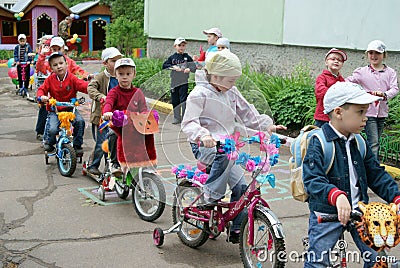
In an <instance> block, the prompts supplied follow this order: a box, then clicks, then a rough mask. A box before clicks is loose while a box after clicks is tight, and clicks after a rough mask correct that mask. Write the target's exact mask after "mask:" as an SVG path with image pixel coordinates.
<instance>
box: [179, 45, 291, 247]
mask: <svg viewBox="0 0 400 268" xmlns="http://www.w3.org/2000/svg"><path fill="white" fill-rule="evenodd" d="M205 71H206V81H205V82H204V83H201V84H197V85H196V86H195V87H194V89H193V90H192V92H191V93H190V94H189V97H188V99H187V109H186V113H185V116H184V117H183V121H182V124H181V126H182V131H183V132H184V133H185V134H186V135H187V137H188V140H189V142H190V144H191V147H192V152H193V154H194V156H195V158H196V159H198V160H199V161H201V162H203V163H204V164H206V165H209V166H211V171H210V174H209V177H208V179H207V181H206V183H205V184H204V186H203V190H204V193H205V195H204V196H205V201H206V203H211V204H214V203H215V202H216V201H218V200H219V199H221V198H222V197H223V196H224V195H225V190H226V185H227V184H229V187H230V188H231V190H232V194H231V201H237V200H239V198H240V197H241V195H242V194H243V192H244V191H245V189H246V182H245V180H244V171H243V170H242V169H241V168H240V167H239V166H237V165H234V163H233V162H232V161H229V160H228V158H227V156H226V155H225V154H216V147H215V146H216V144H217V141H219V140H221V139H223V137H226V136H229V135H233V134H234V132H236V130H237V129H236V127H238V126H239V125H243V126H242V129H244V128H245V127H246V128H247V130H249V131H254V132H252V133H251V134H249V133H246V134H244V135H246V136H247V135H252V134H255V133H256V132H260V131H268V132H271V131H275V130H277V129H285V127H283V126H275V125H274V124H273V121H272V119H271V118H270V117H269V116H268V115H264V114H261V115H260V114H259V113H258V111H257V110H256V109H255V108H254V105H251V104H250V103H248V102H247V100H246V99H244V98H243V96H242V94H240V92H239V90H238V89H237V88H236V87H235V83H236V80H237V79H239V77H240V76H241V74H242V67H241V64H240V61H239V58H238V57H237V56H236V55H235V54H233V53H232V52H230V51H229V50H228V49H224V50H222V51H218V52H216V53H214V54H213V55H212V56H210V58H209V59H207V61H206V65H205ZM199 142H202V143H203V144H204V147H199V146H198V143H199ZM242 219H243V212H242V213H240V214H239V215H238V216H237V217H236V218H235V219H234V220H233V225H232V228H231V233H230V237H229V241H230V242H232V243H238V242H239V230H240V224H241V222H242Z"/></svg>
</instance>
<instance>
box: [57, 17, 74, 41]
mask: <svg viewBox="0 0 400 268" xmlns="http://www.w3.org/2000/svg"><path fill="white" fill-rule="evenodd" d="M71 25H72V18H71V17H70V16H67V17H65V19H64V20H62V21H61V22H60V23H59V24H58V36H60V37H61V38H62V39H64V42H65V43H67V39H68V38H69V29H70V28H71Z"/></svg>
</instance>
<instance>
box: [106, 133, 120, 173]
mask: <svg viewBox="0 0 400 268" xmlns="http://www.w3.org/2000/svg"><path fill="white" fill-rule="evenodd" d="M117 140H118V136H117V134H116V133H115V132H114V131H113V130H112V129H111V128H109V129H108V150H109V151H110V159H111V164H118V165H119V162H118V158H117Z"/></svg>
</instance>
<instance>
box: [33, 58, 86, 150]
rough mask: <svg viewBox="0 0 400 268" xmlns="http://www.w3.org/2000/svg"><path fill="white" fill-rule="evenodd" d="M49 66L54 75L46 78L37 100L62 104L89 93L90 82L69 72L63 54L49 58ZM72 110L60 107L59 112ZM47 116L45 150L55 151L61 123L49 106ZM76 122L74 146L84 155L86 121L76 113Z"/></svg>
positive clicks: (39, 89)
mask: <svg viewBox="0 0 400 268" xmlns="http://www.w3.org/2000/svg"><path fill="white" fill-rule="evenodd" d="M49 64H50V66H51V68H52V70H53V73H52V74H51V75H50V76H49V77H48V78H46V80H45V81H44V83H43V85H41V86H40V87H39V88H38V91H37V98H38V100H40V101H41V102H43V103H46V102H48V100H49V98H55V99H56V100H57V101H60V102H64V101H66V102H68V101H71V99H72V98H76V93H77V92H78V91H79V92H83V93H87V85H88V82H86V81H83V80H80V79H78V78H77V77H76V76H75V75H73V74H70V73H69V72H68V71H67V68H68V67H67V61H66V59H65V57H64V54H62V53H61V52H55V53H52V54H51V55H50V57H49ZM67 110H71V108H65V107H60V108H58V111H67ZM47 111H48V112H49V113H48V115H47V121H46V127H45V133H44V137H43V140H44V150H45V151H47V152H51V151H53V150H54V149H55V148H54V144H55V143H56V135H57V134H58V132H59V125H60V121H59V120H58V116H57V114H56V113H55V112H54V111H52V110H51V108H50V106H49V105H47ZM75 116H76V117H75V120H74V122H73V123H72V125H73V127H74V133H73V135H74V140H73V145H74V149H75V151H76V153H77V154H82V153H83V150H82V144H83V134H84V130H85V120H84V119H83V118H82V116H81V115H80V114H79V112H78V111H77V110H76V111H75Z"/></svg>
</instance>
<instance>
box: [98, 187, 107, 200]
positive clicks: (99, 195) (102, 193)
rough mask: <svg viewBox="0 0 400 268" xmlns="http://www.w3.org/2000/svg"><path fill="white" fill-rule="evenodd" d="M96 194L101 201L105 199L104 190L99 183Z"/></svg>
mask: <svg viewBox="0 0 400 268" xmlns="http://www.w3.org/2000/svg"><path fill="white" fill-rule="evenodd" d="M97 195H98V197H99V199H100V200H101V201H104V200H106V191H105V190H104V187H103V185H101V186H100V187H99V189H98V190H97Z"/></svg>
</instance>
